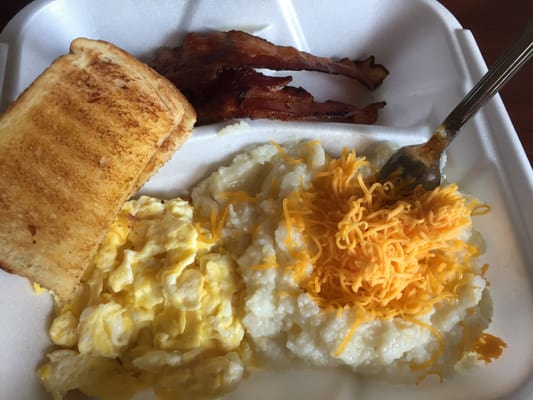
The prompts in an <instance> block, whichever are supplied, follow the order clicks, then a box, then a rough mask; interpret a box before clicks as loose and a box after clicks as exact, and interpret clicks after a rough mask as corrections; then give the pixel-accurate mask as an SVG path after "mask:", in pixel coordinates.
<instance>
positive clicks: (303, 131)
mask: <svg viewBox="0 0 533 400" xmlns="http://www.w3.org/2000/svg"><path fill="white" fill-rule="evenodd" d="M228 29H241V30H245V31H248V32H250V33H253V34H256V35H259V36H261V37H263V38H265V39H267V40H270V41H272V42H274V43H276V44H282V45H292V46H295V47H297V48H299V49H301V50H304V51H308V52H312V53H314V54H316V55H321V56H331V57H341V56H342V57H344V56H348V57H350V58H364V57H366V56H368V55H370V54H373V55H375V56H376V59H377V62H379V63H383V64H385V65H386V66H387V68H388V69H389V70H390V76H389V77H388V78H387V79H386V81H385V83H384V84H383V85H382V86H381V87H380V88H379V89H378V90H377V91H375V92H374V93H372V98H373V99H375V100H376V101H379V100H386V101H387V106H386V109H385V110H383V112H382V113H381V115H380V119H379V121H378V123H377V124H376V125H374V126H357V125H349V124H329V123H328V124H326V123H280V122H271V121H259V120H258V121H247V122H245V123H241V124H240V125H238V126H236V127H234V128H233V129H226V130H224V131H223V133H217V132H218V131H219V130H220V129H221V128H222V127H224V126H226V125H228V124H218V125H212V126H206V127H201V128H197V129H195V131H194V134H193V136H192V138H191V139H190V140H189V141H188V142H187V143H186V144H185V145H184V146H183V147H182V149H181V150H179V151H178V152H177V153H176V154H175V156H174V157H173V159H172V160H171V161H170V162H169V163H168V164H167V165H165V166H164V167H163V168H162V169H161V171H160V172H159V173H158V174H157V175H156V176H154V177H153V178H152V179H151V180H150V181H149V182H148V183H147V184H146V185H145V187H144V188H143V189H142V191H143V192H144V193H147V194H153V195H159V196H165V197H168V196H173V195H178V194H181V193H185V192H186V191H187V188H189V187H190V186H191V185H193V184H194V183H195V182H197V181H198V180H199V179H200V178H202V177H203V176H205V174H206V173H208V171H210V170H212V169H213V168H214V166H216V165H219V164H220V163H221V162H223V161H226V160H228V158H229V157H230V156H231V155H232V154H234V153H235V152H237V151H239V150H240V149H242V148H243V147H244V146H245V145H248V144H251V143H262V142H267V141H269V140H276V141H278V142H283V141H285V140H289V139H299V138H308V137H309V138H319V139H321V140H322V141H323V143H324V145H325V146H326V148H327V149H329V150H330V151H332V152H339V151H340V149H341V148H342V147H344V146H355V147H356V148H357V149H359V150H360V151H361V152H364V151H365V150H367V149H369V148H370V147H371V145H372V144H373V143H375V142H377V141H383V140H387V141H392V142H393V143H394V144H396V145H404V144H411V143H417V142H421V141H423V140H424V139H425V138H427V137H428V136H429V135H430V134H431V132H432V129H433V128H435V127H436V126H437V125H438V124H439V122H440V121H441V120H442V119H443V118H444V117H445V116H446V115H447V113H448V112H449V111H450V110H451V108H452V107H453V106H455V104H456V103H457V102H458V101H459V100H460V99H461V98H462V96H463V95H464V94H465V93H466V92H467V91H468V90H469V88H471V87H472V85H473V84H474V83H475V82H476V81H477V80H478V79H479V78H480V77H481V75H482V74H483V73H484V72H485V71H486V65H485V63H484V61H483V59H482V56H481V54H480V52H479V50H478V47H477V45H476V43H475V41H474V38H473V37H472V34H471V33H470V32H469V31H468V30H465V29H463V28H462V27H461V26H460V25H459V23H458V22H457V20H456V19H455V18H454V17H453V16H452V15H451V14H450V13H449V12H448V11H447V10H446V9H445V8H444V7H443V6H442V5H440V4H439V3H438V2H436V1H431V0H374V1H362V0H359V1H350V0H335V1H334V0H332V1H322V0H292V1H290V0H287V1H284V0H278V1H266V0H265V1H248V0H235V1H217V0H199V1H195V0H190V1H188V0H176V1H170V0H166V1H163V0H161V1H151V0H77V1H69V0H55V1H53V0H52V1H50V0H38V1H34V2H33V3H31V4H30V5H29V6H28V7H26V8H25V9H24V10H23V11H22V12H20V13H19V14H18V15H17V16H16V17H15V18H14V19H13V20H12V21H11V22H10V24H9V25H8V26H7V27H6V28H5V30H4V31H3V32H2V34H1V35H0V87H1V88H2V95H1V99H2V110H4V109H5V107H7V105H8V104H9V103H10V102H11V101H13V100H14V99H15V98H16V97H17V95H18V94H20V92H21V91H22V90H23V89H24V88H25V87H26V86H27V85H29V84H30V83H31V82H32V80H33V79H34V78H35V77H36V76H37V75H38V74H39V73H40V72H42V71H43V69H44V68H45V67H46V66H48V64H49V63H50V62H51V61H52V60H54V59H55V58H56V57H58V56H59V55H61V54H63V53H66V52H67V51H68V47H69V43H70V42H71V40H72V39H74V38H76V37H79V36H85V37H89V38H93V39H105V40H108V41H111V42H113V43H115V44H117V45H119V46H121V47H123V48H124V49H126V50H128V51H129V52H131V53H132V54H134V55H135V56H137V57H139V58H141V59H144V60H147V59H149V58H150V56H151V55H152V54H153V51H154V50H155V49H156V48H157V47H159V46H161V45H171V46H172V45H177V44H178V43H179V42H180V40H181V38H182V37H183V36H184V34H185V33H186V32H189V31H199V30H228ZM292 75H293V76H294V77H295V82H294V84H295V85H302V86H304V87H305V88H307V89H308V90H309V91H311V92H312V93H313V94H314V95H315V97H317V98H318V99H320V100H325V99H327V98H332V99H336V100H345V101H350V100H353V99H356V98H359V100H356V101H361V95H362V96H363V100H364V101H366V100H371V98H370V97H368V95H367V94H366V91H363V90H361V88H360V87H359V86H358V84H357V83H354V82H352V81H350V80H348V79H345V78H339V77H330V76H325V75H324V74H318V73H305V72H301V73H292ZM2 83H3V85H2ZM358 96H359V97H358ZM364 101H363V102H364ZM36 168H38V166H36ZM446 175H447V177H448V179H449V180H451V181H456V182H458V183H459V184H460V186H461V187H462V188H463V190H465V191H466V192H470V193H472V194H474V195H476V196H477V197H479V198H481V199H482V200H484V201H485V202H487V203H489V204H490V205H491V207H492V211H491V212H490V214H489V215H487V216H484V217H476V219H475V226H476V228H477V229H479V230H480V231H481V233H482V234H483V236H484V238H485V240H486V243H487V250H486V253H485V255H484V256H483V262H488V263H490V266H491V267H490V269H489V272H488V278H489V280H490V282H491V287H490V288H491V293H492V296H493V301H494V318H493V322H492V325H491V327H490V329H489V332H491V333H493V334H495V335H497V336H500V337H501V338H503V339H504V340H505V341H506V342H507V343H508V348H507V349H505V352H504V354H503V356H502V357H501V358H500V359H499V360H497V361H496V362H494V363H492V364H490V365H488V366H483V367H481V368H478V369H475V370H474V371H472V372H471V373H469V374H467V375H465V376H458V377H456V378H454V379H451V380H448V381H446V382H445V383H443V384H440V383H438V382H436V381H434V380H432V379H428V380H427V381H425V382H423V383H422V384H421V385H419V386H417V387H411V386H401V385H392V384H385V383H379V382H372V381H369V380H365V379H359V378H357V377H356V376H355V375H353V374H351V373H349V372H347V371H317V370H312V369H310V370H304V371H290V372H287V371H265V372H259V373H254V374H252V375H251V377H250V378H249V379H247V380H246V381H244V382H243V383H242V384H241V385H240V386H239V388H238V390H237V391H235V392H234V393H231V394H230V395H228V398H230V399H249V398H254V399H255V400H261V399H272V398H274V399H278V400H282V399H298V398H306V399H326V398H327V399H339V400H340V399H384V398H395V399H409V400H415V399H428V398H431V399H433V400H437V399H446V400H450V399H493V398H494V399H495V398H509V399H525V398H533V375H532V374H533V334H532V332H533V294H532V287H533V283H532V281H533V264H532V261H533V213H532V211H531V202H532V199H533V174H532V171H531V167H530V165H529V162H528V160H527V158H526V156H525V153H524V151H523V149H522V147H521V145H520V142H519V140H518V138H517V134H516V132H515V130H514V128H513V126H512V123H511V121H510V119H509V117H508V115H507V113H506V111H505V108H504V106H503V104H502V101H501V99H500V98H499V97H498V96H496V97H495V98H494V99H493V100H491V101H490V102H489V103H488V104H487V105H486V106H485V107H484V108H483V109H482V110H481V111H480V112H479V113H478V114H477V115H476V116H475V117H474V118H473V119H472V120H471V121H470V122H468V123H467V125H466V126H465V127H464V129H463V131H462V133H461V134H460V136H459V137H458V138H457V139H456V140H455V141H454V143H453V144H452V145H451V147H450V148H449V151H448V163H447V166H446ZM0 190H1V189H0ZM95 207H97V205H95ZM52 305H53V304H52V299H51V296H50V295H49V294H43V295H36V294H34V293H33V291H32V288H31V285H30V284H29V283H28V281H26V280H25V279H23V278H20V277H18V276H15V275H10V274H7V273H5V272H3V271H0V316H1V318H2V326H1V327H0V354H1V357H0V388H1V389H0V390H1V393H2V394H1V396H0V397H2V398H5V399H11V400H17V399H46V398H48V396H47V395H46V393H45V392H44V391H43V389H42V388H41V386H40V383H39V381H38V379H37V378H36V376H35V368H36V367H37V366H38V365H39V363H40V362H42V360H43V358H44V354H45V352H46V350H47V349H48V348H49V346H50V342H49V340H48V338H47V333H46V331H47V326H48V324H49V322H50V316H51V311H52Z"/></svg>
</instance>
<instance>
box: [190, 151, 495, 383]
mask: <svg viewBox="0 0 533 400" xmlns="http://www.w3.org/2000/svg"><path fill="white" fill-rule="evenodd" d="M310 143H312V144H314V142H310ZM272 145H273V146H275V147H276V149H277V150H278V153H279V157H280V158H281V159H282V161H283V162H285V163H287V164H290V165H294V164H297V163H306V162H307V163H309V166H311V169H312V170H314V171H315V172H314V173H313V175H312V177H311V180H310V182H308V181H307V180H306V183H305V184H304V179H303V177H302V176H300V182H299V188H298V189H297V190H294V191H293V192H291V193H290V194H289V195H288V196H286V197H283V198H281V197H279V194H280V182H279V181H278V180H277V178H272V182H271V186H272V187H271V190H270V191H266V192H265V193H266V196H267V197H268V198H260V197H256V196H255V195H254V196H252V195H250V194H249V193H247V192H246V191H242V190H237V191H234V192H222V193H218V194H217V197H216V200H217V202H218V204H219V206H218V208H217V209H215V210H214V211H212V212H211V216H210V218H209V221H205V222H207V225H208V226H209V228H208V229H207V231H210V232H211V237H212V240H218V239H220V238H222V237H223V228H224V226H225V224H226V222H227V219H228V217H229V215H230V212H231V213H232V212H233V211H232V210H235V208H231V207H238V204H241V203H246V204H248V205H252V206H258V207H260V206H261V204H262V203H261V202H262V201H269V202H277V204H279V218H280V219H281V227H282V228H283V229H284V235H285V236H284V238H283V240H282V241H280V242H278V246H279V247H281V248H282V250H283V251H286V252H287V253H288V255H290V257H281V258H278V257H276V255H275V254H270V255H263V258H262V260H261V261H259V262H258V263H257V264H255V265H252V266H251V269H252V270H254V271H262V270H267V269H278V270H279V271H281V273H284V274H291V276H292V279H293V281H294V282H296V284H297V285H298V286H299V288H300V289H301V290H302V291H304V292H306V293H307V294H309V295H310V296H311V298H312V299H313V300H314V302H315V303H316V304H317V305H318V306H319V307H320V309H321V310H323V311H331V310H333V311H335V313H336V314H335V315H336V317H337V318H341V317H342V316H343V315H344V312H345V311H347V310H349V311H350V315H351V316H352V317H351V318H353V319H352V321H351V322H350V323H349V325H348V326H347V328H346V331H345V336H344V337H343V338H342V340H341V341H340V344H339V345H338V347H337V348H336V350H335V351H333V352H332V353H331V354H332V356H334V357H339V356H340V355H341V354H342V353H344V351H345V350H346V347H347V346H348V345H349V343H350V341H351V339H352V338H353V336H354V334H355V333H356V331H357V329H358V328H359V327H360V326H361V325H362V324H364V323H367V322H370V321H374V320H383V321H385V320H392V319H397V320H398V321H401V322H402V323H403V324H407V325H410V326H418V327H421V328H423V329H425V330H427V331H428V332H429V333H430V335H432V336H433V337H434V339H435V343H436V344H437V346H438V347H437V348H436V349H434V350H433V352H432V353H430V355H429V357H428V358H427V359H425V360H424V361H421V362H418V363H415V362H411V363H410V364H409V365H410V368H411V369H412V370H413V371H415V372H419V373H421V374H422V375H421V377H420V381H421V380H423V379H424V377H425V376H427V375H438V376H439V377H440V379H441V380H442V379H443V375H442V373H441V371H440V370H439V368H438V367H436V365H437V363H438V361H439V358H440V357H441V355H443V354H444V351H445V346H446V340H445V337H444V336H443V333H441V332H440V331H439V329H437V328H436V327H435V326H433V325H432V323H431V322H430V321H429V320H428V319H427V318H424V316H426V315H428V313H430V312H431V311H433V310H434V309H435V305H436V304H438V303H453V302H455V301H457V300H458V299H459V297H460V293H461V290H463V291H464V287H465V285H466V283H465V277H466V276H479V277H481V278H482V279H484V280H485V281H486V282H487V285H488V281H487V279H486V273H487V269H488V265H487V264H485V265H483V266H481V267H477V263H476V262H475V261H476V260H475V259H476V258H477V257H478V256H479V255H480V250H479V249H478V247H476V246H475V245H473V244H472V243H470V242H469V240H468V239H469V236H470V231H471V227H472V216H477V215H483V214H486V213H488V212H489V211H490V206H488V205H486V204H483V203H481V202H479V201H478V200H477V199H473V198H469V197H467V196H465V195H463V194H462V193H461V192H460V191H459V188H458V186H457V185H456V184H448V185H444V186H440V187H437V188H436V189H434V190H431V191H426V190H424V189H423V188H422V187H418V188H417V189H416V190H415V191H414V192H412V193H410V194H405V192H404V191H403V190H402V187H401V186H397V185H398V184H400V185H401V182H395V183H392V182H386V183H380V182H376V181H375V180H374V179H373V178H372V177H370V178H369V177H368V174H367V172H368V171H369V170H370V164H369V162H368V161H367V160H366V159H365V158H361V157H358V156H357V155H356V153H355V151H353V150H352V151H349V150H347V149H344V150H343V152H342V154H341V156H340V157H339V158H329V159H327V161H326V164H325V165H324V167H323V168H321V169H320V170H318V171H317V170H316V168H315V164H314V159H313V158H311V159H308V160H305V158H306V157H307V156H306V157H304V158H298V157H296V158H292V157H291V156H290V155H289V154H288V153H287V151H286V150H285V149H284V148H283V147H281V146H280V145H279V144H276V143H272ZM309 145H310V144H309ZM204 226H205V223H204ZM260 228H261V226H256V227H255V228H254V229H253V230H252V231H249V232H251V234H252V236H253V235H254V232H255V231H256V230H260ZM197 229H198V230H199V228H197ZM283 247H284V248H283ZM287 260H290V261H289V263H288V264H287ZM280 262H284V264H283V268H281V265H280ZM474 266H475V267H474ZM282 293H284V295H287V293H285V292H283V291H279V293H278V294H279V295H280V296H281V295H282ZM472 311H473V310H472ZM354 316H355V317H354ZM465 337H466V336H465ZM503 347H505V343H504V342H503V341H501V339H499V338H496V337H494V336H492V335H489V334H483V335H482V336H481V337H480V338H479V339H478V340H477V341H475V343H474V344H472V343H471V342H468V343H466V342H465V343H464V346H463V348H462V352H467V351H471V352H472V351H473V352H474V353H477V354H478V355H479V359H480V360H484V361H485V362H490V361H492V360H494V359H496V358H498V357H499V356H500V355H501V353H502V350H503Z"/></svg>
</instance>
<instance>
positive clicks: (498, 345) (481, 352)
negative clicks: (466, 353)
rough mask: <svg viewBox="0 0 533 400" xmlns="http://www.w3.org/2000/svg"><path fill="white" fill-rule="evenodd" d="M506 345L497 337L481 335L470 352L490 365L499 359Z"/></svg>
mask: <svg viewBox="0 0 533 400" xmlns="http://www.w3.org/2000/svg"><path fill="white" fill-rule="evenodd" d="M505 347H507V344H506V343H505V342H504V341H503V340H501V339H500V338H499V337H497V336H493V335H491V334H490V333H483V334H482V335H481V336H480V337H479V338H478V339H477V341H476V342H475V343H474V345H473V347H472V350H473V351H474V352H475V353H477V354H478V358H479V359H480V360H483V361H485V363H487V364H488V363H490V362H492V361H494V360H496V359H497V358H499V357H500V356H501V355H502V353H503V349H504V348H505Z"/></svg>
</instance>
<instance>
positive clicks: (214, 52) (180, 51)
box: [150, 30, 388, 125]
mask: <svg viewBox="0 0 533 400" xmlns="http://www.w3.org/2000/svg"><path fill="white" fill-rule="evenodd" d="M150 65H151V66H152V67H153V68H154V69H155V70H156V71H158V72H159V73H160V74H162V75H164V76H166V77H167V78H168V79H169V80H170V81H172V82H173V83H174V84H175V85H176V87H178V88H179V89H180V90H181V91H182V92H183V94H184V95H185V96H186V97H187V98H188V99H189V101H190V102H191V103H192V104H193V106H194V108H195V109H196V111H197V113H198V125H204V124H209V123H213V122H218V121H222V120H226V119H232V118H244V117H249V118H252V119H253V118H269V119H280V120H308V121H309V120H312V121H339V122H352V123H363V124H372V123H374V122H375V121H376V119H377V115H378V114H377V113H378V110H379V109H381V108H383V107H384V105H385V103H384V102H376V103H371V104H369V105H366V106H364V107H358V106H355V105H352V104H346V103H341V102H337V101H331V100H329V101H326V102H316V101H315V100H314V99H313V96H312V95H311V94H310V93H309V92H307V91H306V90H305V89H303V88H302V87H293V86H287V84H288V83H289V82H290V81H291V80H292V78H291V77H290V76H275V77H274V76H267V75H264V74H263V73H261V72H259V71H257V70H256V68H263V69H265V68H267V69H273V70H282V71H287V70H291V71H300V70H308V71H319V72H324V73H329V74H337V75H344V76H346V77H349V78H352V79H354V80H357V81H358V82H360V83H361V84H362V85H363V86H364V87H366V88H367V89H369V90H374V89H375V88H377V87H378V86H379V85H380V84H381V83H382V82H383V80H384V79H385V77H386V76H387V75H388V71H387V69H386V68H385V67H384V66H383V65H380V64H376V63H375V62H374V57H372V56H371V57H368V58H367V59H366V60H362V61H358V60H355V61H354V60H350V59H348V58H343V59H340V60H334V59H331V58H327V57H317V56H314V55H312V54H309V53H306V52H303V51H298V50H297V49H295V48H294V47H290V46H276V45H274V44H272V43H270V42H268V41H266V40H264V39H261V38H259V37H256V36H253V35H250V34H248V33H245V32H242V31H235V30H231V31H228V32H191V33H189V34H187V35H186V36H185V38H184V40H183V42H182V44H181V45H180V46H178V47H176V48H173V49H171V48H163V49H160V50H159V51H158V53H157V54H156V56H155V58H154V59H153V60H152V61H151V63H150Z"/></svg>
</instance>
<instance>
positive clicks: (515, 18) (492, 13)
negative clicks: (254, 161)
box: [0, 0, 533, 164]
mask: <svg viewBox="0 0 533 400" xmlns="http://www.w3.org/2000/svg"><path fill="white" fill-rule="evenodd" d="M29 2H30V1H29V0H9V1H2V2H1V3H0V30H1V29H3V28H4V26H5V25H6V24H7V22H8V21H9V20H10V19H11V18H12V17H13V16H14V15H15V14H16V13H17V11H18V10H20V9H21V8H23V7H24V6H25V5H26V4H28V3H29ZM441 3H442V4H443V5H444V6H445V7H446V8H448V10H450V11H451V12H452V14H454V15H455V17H456V18H457V19H458V21H459V23H460V24H461V25H462V26H463V27H464V28H466V29H469V30H470V31H472V34H473V35H474V38H475V39H476V41H477V43H478V45H479V48H480V50H481V54H482V55H483V57H484V58H485V61H486V63H487V65H492V64H493V63H494V61H495V60H496V59H497V58H498V57H499V56H500V55H501V54H503V52H504V51H505V50H506V49H507V48H508V47H509V46H510V45H511V43H512V42H513V41H514V40H515V39H516V38H517V37H518V35H519V34H520V33H521V31H522V29H523V28H524V27H525V25H526V24H527V22H528V20H530V19H532V18H533V1H531V0H512V6H511V5H510V3H509V2H508V1H504V0H441ZM532 81H533V62H529V63H528V64H527V65H526V66H524V67H523V68H522V70H520V71H519V72H518V73H517V74H516V75H515V77H514V78H513V79H512V80H511V81H510V82H509V83H507V85H506V86H505V87H504V88H503V89H502V90H501V91H500V95H501V97H502V99H503V103H504V104H505V107H506V109H507V112H508V113H509V115H510V117H511V120H512V122H513V125H514V127H515V129H516V131H517V132H518V135H519V137H520V140H521V142H522V145H523V146H524V149H525V150H526V154H527V156H528V158H529V162H530V164H533V110H532V107H531V104H532V100H533V84H532Z"/></svg>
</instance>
